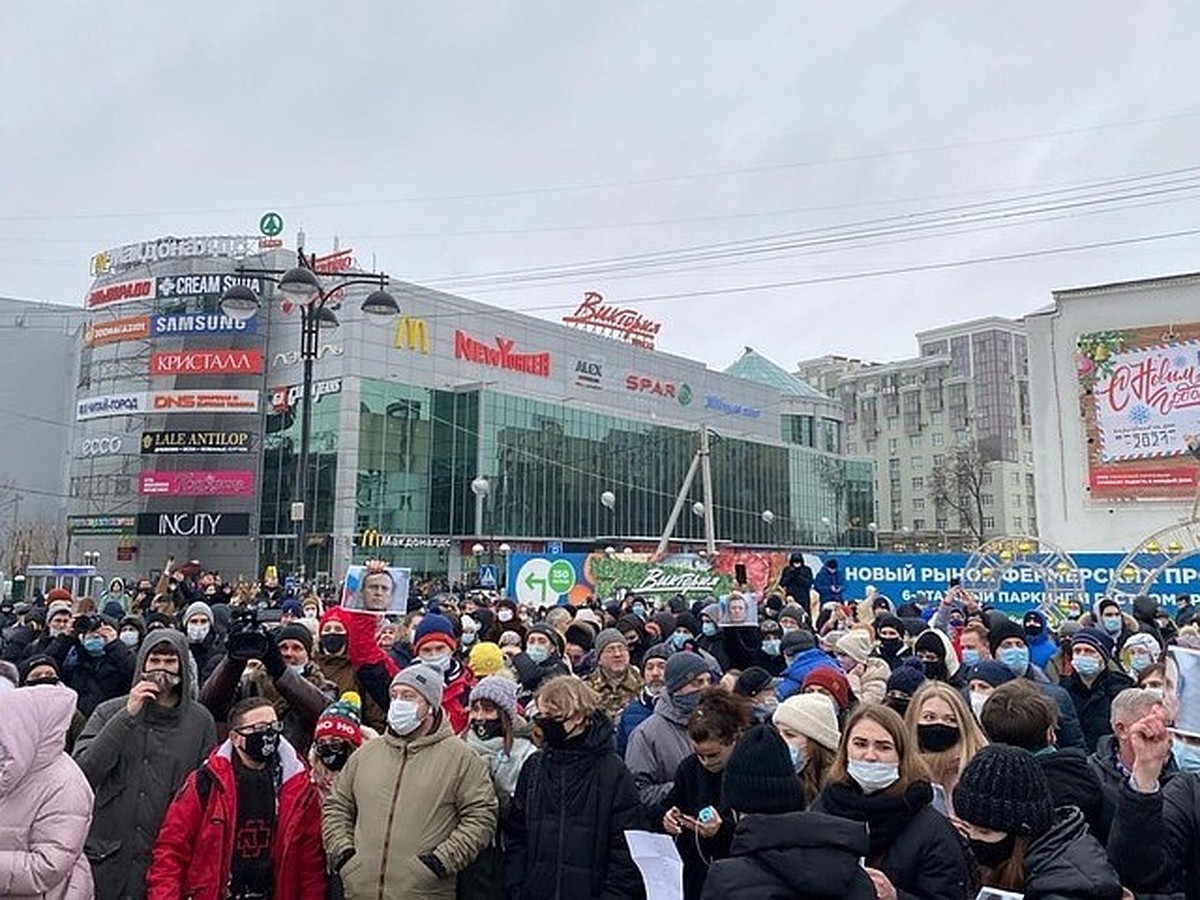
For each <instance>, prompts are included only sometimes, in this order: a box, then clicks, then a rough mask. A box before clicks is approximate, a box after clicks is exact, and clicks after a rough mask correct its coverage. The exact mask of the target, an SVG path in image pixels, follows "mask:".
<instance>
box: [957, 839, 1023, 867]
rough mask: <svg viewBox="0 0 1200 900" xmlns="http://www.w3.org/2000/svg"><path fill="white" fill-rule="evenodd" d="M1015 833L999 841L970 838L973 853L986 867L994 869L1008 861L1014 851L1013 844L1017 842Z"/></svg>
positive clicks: (976, 859)
mask: <svg viewBox="0 0 1200 900" xmlns="http://www.w3.org/2000/svg"><path fill="white" fill-rule="evenodd" d="M1016 839H1017V836H1016V835H1015V834H1008V835H1005V836H1004V838H1003V839H1002V840H999V841H977V840H974V839H972V840H968V841H967V843H968V844H970V845H971V853H972V854H973V855H974V857H975V861H976V862H977V863H979V864H980V865H981V866H983V867H984V868H985V869H994V868H996V866H998V865H1000V864H1001V863H1003V862H1005V861H1007V860H1008V859H1009V858H1010V857H1011V856H1012V852H1013V844H1014V843H1015V842H1016Z"/></svg>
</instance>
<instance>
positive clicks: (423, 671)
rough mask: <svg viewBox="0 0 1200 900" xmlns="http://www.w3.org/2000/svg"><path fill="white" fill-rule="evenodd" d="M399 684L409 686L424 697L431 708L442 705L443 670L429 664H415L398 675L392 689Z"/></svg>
mask: <svg viewBox="0 0 1200 900" xmlns="http://www.w3.org/2000/svg"><path fill="white" fill-rule="evenodd" d="M398 684H407V685H408V686H409V687H410V688H412V689H413V690H414V691H416V692H417V693H418V694H420V695H421V696H422V697H424V698H425V701H426V702H427V703H428V704H429V705H430V706H434V707H436V706H441V705H442V688H443V687H444V686H445V681H443V679H442V671H441V669H435V668H434V667H433V666H431V665H429V664H427V663H413V664H412V665H411V666H409V667H408V668H407V669H401V670H400V671H399V672H397V673H396V677H395V678H393V679H392V687H395V686H396V685H398Z"/></svg>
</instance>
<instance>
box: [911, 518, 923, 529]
mask: <svg viewBox="0 0 1200 900" xmlns="http://www.w3.org/2000/svg"><path fill="white" fill-rule="evenodd" d="M924 530H925V520H924V519H913V531H924Z"/></svg>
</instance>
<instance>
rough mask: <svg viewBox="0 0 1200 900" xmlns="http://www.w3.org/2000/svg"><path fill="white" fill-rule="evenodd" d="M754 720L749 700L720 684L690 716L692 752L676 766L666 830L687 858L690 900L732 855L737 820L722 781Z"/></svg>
mask: <svg viewBox="0 0 1200 900" xmlns="http://www.w3.org/2000/svg"><path fill="white" fill-rule="evenodd" d="M750 724H751V716H750V704H749V701H748V700H747V699H746V698H745V697H739V696H738V695H736V694H729V693H726V692H725V691H723V690H721V689H720V688H706V689H705V690H704V692H703V693H702V694H701V696H700V703H699V705H698V706H697V707H696V711H695V712H694V713H692V715H691V716H690V717H689V718H688V742H689V743H690V744H691V746H692V754H691V755H690V756H688V757H686V758H685V759H684V761H683V762H681V763H680V764H679V768H678V769H676V770H675V781H674V782H673V783H672V785H671V791H670V793H668V794H667V799H666V800H665V801H664V804H665V805H666V807H667V811H666V812H665V813H664V814H663V816H662V823H661V824H662V830H663V831H664V832H666V833H667V834H669V835H670V836H671V837H673V838H675V846H676V847H677V848H678V850H679V855H680V857H681V858H682V859H683V896H684V898H685V900H698V898H699V897H700V894H701V893H702V892H703V890H704V879H705V877H706V876H707V875H708V868H709V866H710V865H711V864H712V863H713V862H714V861H715V860H718V859H724V858H725V857H726V856H728V855H729V844H730V842H731V841H732V840H733V825H734V822H733V816H732V815H730V812H729V808H728V807H726V806H725V805H724V804H722V802H721V779H722V777H723V773H724V771H725V764H726V763H727V762H728V761H729V757H730V755H731V754H732V753H733V748H734V746H736V744H737V742H738V738H740V737H741V736H742V733H743V732H744V731H745V730H746V729H747V728H749V727H750Z"/></svg>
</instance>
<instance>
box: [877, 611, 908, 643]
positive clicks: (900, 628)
mask: <svg viewBox="0 0 1200 900" xmlns="http://www.w3.org/2000/svg"><path fill="white" fill-rule="evenodd" d="M885 628H895V629H896V634H898V635H900V637H904V623H903V622H901V621H900V617H899V616H894V615H892V614H891V613H884V614H883V615H881V616H876V617H875V633H876V634H879V632H880V631H882V630H883V629H885Z"/></svg>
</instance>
